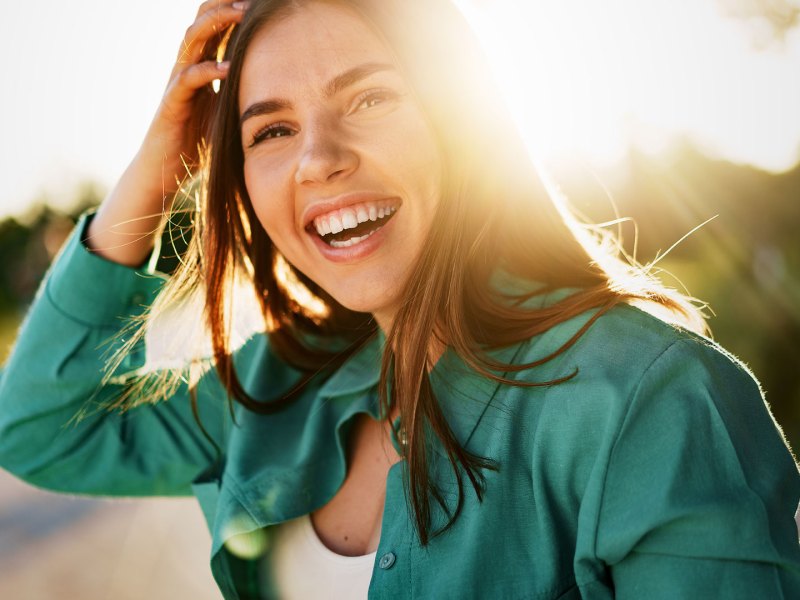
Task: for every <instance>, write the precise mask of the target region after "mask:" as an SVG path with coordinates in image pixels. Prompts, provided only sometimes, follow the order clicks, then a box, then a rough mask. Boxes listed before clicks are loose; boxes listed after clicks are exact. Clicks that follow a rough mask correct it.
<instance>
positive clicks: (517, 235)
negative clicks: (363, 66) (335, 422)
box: [166, 0, 702, 545]
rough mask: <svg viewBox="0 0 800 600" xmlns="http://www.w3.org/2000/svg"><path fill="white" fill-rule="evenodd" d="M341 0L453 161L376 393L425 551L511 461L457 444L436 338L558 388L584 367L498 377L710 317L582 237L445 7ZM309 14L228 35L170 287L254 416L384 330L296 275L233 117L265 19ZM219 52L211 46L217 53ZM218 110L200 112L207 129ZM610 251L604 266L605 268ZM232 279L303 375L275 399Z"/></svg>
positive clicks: (496, 367)
mask: <svg viewBox="0 0 800 600" xmlns="http://www.w3.org/2000/svg"><path fill="white" fill-rule="evenodd" d="M309 1H311V0H309ZM313 1H322V0H313ZM324 1H334V0H324ZM335 1H338V2H339V3H340V4H342V5H345V6H349V7H351V8H352V9H354V10H356V11H357V12H358V14H359V15H361V16H362V17H363V18H364V19H365V20H366V22H367V23H369V24H371V26H373V27H374V28H375V29H376V31H378V33H379V34H380V35H381V36H383V39H384V40H385V41H386V43H387V45H388V46H389V48H391V49H392V51H393V52H394V53H395V55H396V57H397V60H398V63H399V64H400V66H401V68H402V69H403V70H404V73H405V75H406V77H407V79H408V81H409V82H410V84H411V86H412V88H413V90H414V93H415V94H416V96H417V98H418V100H419V102H420V104H421V105H422V107H423V109H424V112H425V114H426V116H427V118H428V119H429V121H430V125H431V127H432V128H433V130H434V132H435V135H436V137H437V141H438V143H439V144H440V150H441V155H442V156H443V157H444V158H445V168H444V174H443V184H442V190H441V198H440V201H439V204H438V207H437V212H436V215H435V216H434V218H433V226H432V227H431V230H430V233H429V235H428V239H427V240H426V242H425V244H424V246H423V248H422V250H421V254H420V257H419V260H418V264H416V266H415V268H414V269H413V272H412V273H411V275H410V277H409V280H408V282H407V284H406V287H405V290H404V295H403V298H402V302H401V306H400V309H399V312H398V313H397V315H396V317H395V320H394V323H393V326H392V329H391V331H388V332H386V334H387V338H386V345H385V352H384V355H383V363H382V368H381V374H380V384H379V397H380V407H381V415H382V416H383V417H384V418H386V419H387V420H388V415H389V414H391V412H392V411H393V410H399V414H400V416H401V422H402V423H403V424H404V428H405V435H406V439H407V443H406V445H405V447H404V458H405V459H406V460H405V477H406V490H407V495H408V501H409V502H410V504H411V507H412V508H413V513H414V517H415V521H416V529H417V532H418V535H419V538H420V541H421V543H422V544H423V545H424V544H427V542H428V540H429V539H430V537H431V536H435V535H438V534H439V533H441V532H442V531H444V530H446V529H447V528H449V527H450V526H451V525H452V523H453V522H454V521H455V519H456V518H457V516H458V513H459V510H460V508H461V506H462V502H463V494H464V491H463V485H464V481H463V480H464V478H466V479H468V480H469V483H470V484H471V485H472V487H473V488H474V490H475V493H476V494H477V496H478V498H479V499H480V498H482V494H483V492H484V489H485V479H484V476H483V470H484V469H497V468H499V467H500V465H497V464H495V463H494V462H492V461H490V460H488V459H486V458H484V457H481V456H478V455H475V454H473V453H471V452H469V451H468V450H466V449H465V448H463V447H462V446H461V445H460V444H459V442H458V441H457V440H456V438H455V437H454V435H453V432H452V431H451V429H450V427H449V425H448V423H447V421H446V419H445V418H444V416H443V414H442V411H441V409H440V407H439V405H438V403H437V400H436V398H435V397H434V394H433V392H432V388H431V384H430V381H429V379H428V370H429V369H430V367H431V365H430V359H429V354H428V352H429V348H431V346H432V344H435V343H438V344H445V345H447V346H449V347H451V348H452V349H453V351H455V352H456V353H457V354H458V355H459V356H460V357H461V358H462V359H463V360H464V362H465V363H466V364H467V365H469V366H470V367H471V368H472V369H474V370H475V371H477V372H478V373H480V374H482V375H483V376H485V377H487V378H491V379H493V380H496V381H500V382H503V383H506V384H509V385H518V386H547V385H556V384H558V383H559V382H560V381H563V380H565V379H569V378H570V377H572V376H574V375H575V373H564V375H563V377H562V378H559V379H556V380H550V381H541V382H520V381H515V380H511V379H507V378H505V377H504V376H502V375H500V373H503V372H507V371H520V370H525V369H535V367H536V366H537V365H540V364H542V363H544V362H546V361H548V360H550V359H552V358H553V357H554V356H556V355H557V354H559V353H560V352H562V351H564V350H565V349H566V348H567V347H569V346H570V345H571V344H573V343H574V342H575V340H576V339H578V337H580V335H582V333H583V332H584V331H585V330H586V328H588V327H589V326H590V325H591V324H592V323H593V322H594V320H595V319H597V318H598V317H599V316H600V315H602V314H603V313H604V312H605V311H607V310H609V309H610V308H612V307H613V306H615V305H617V304H619V303H622V302H634V301H643V302H649V303H652V304H653V305H657V306H660V307H662V308H666V309H667V310H669V311H671V312H672V313H674V314H675V315H676V317H677V318H678V319H683V320H684V322H686V323H693V324H695V325H697V324H698V323H702V318H701V317H700V313H699V311H698V310H697V309H696V308H695V307H694V306H693V305H692V304H691V302H689V300H688V299H686V298H684V297H683V296H681V295H680V294H678V293H676V292H674V291H672V290H668V289H666V288H664V287H663V286H661V285H660V284H659V282H658V281H657V280H656V279H654V278H652V277H651V276H650V275H649V273H647V272H646V270H645V269H643V268H641V267H639V266H637V265H636V264H635V263H632V262H630V261H627V262H626V261H623V260H621V259H620V258H619V257H618V256H617V251H618V248H617V247H616V246H614V245H613V244H612V245H611V251H610V252H609V251H608V249H607V248H606V249H604V248H602V242H603V239H599V238H598V237H597V236H594V237H591V238H590V239H588V238H586V236H585V235H584V236H581V235H577V236H576V230H577V229H579V228H581V227H582V225H580V224H579V223H578V222H577V221H575V220H574V219H573V218H572V217H571V216H570V215H569V214H568V213H567V212H566V211H565V210H564V208H563V207H559V206H557V205H556V203H555V202H554V199H553V197H552V195H551V194H550V193H548V190H547V189H546V188H545V186H544V185H543V183H542V180H541V178H540V177H539V175H538V173H537V171H536V169H535V168H534V166H533V164H532V163H531V161H530V159H529V157H528V154H527V153H526V151H525V148H524V146H523V144H522V142H521V140H520V138H519V136H518V134H517V132H516V130H515V128H514V126H513V123H512V122H511V120H510V118H509V116H508V114H507V111H505V110H504V108H503V103H502V101H501V99H500V96H499V93H498V92H497V89H496V86H494V85H493V83H492V81H493V79H492V76H491V74H490V72H489V70H488V69H487V68H486V66H485V64H484V61H483V58H482V55H481V51H480V48H479V46H478V44H477V42H476V40H475V39H474V37H473V35H472V34H471V32H470V31H469V27H468V26H467V24H466V22H465V21H464V19H463V17H462V16H461V15H460V13H459V12H458V10H457V9H456V8H455V7H454V6H453V5H452V4H451V2H450V1H449V0H424V1H422V0H419V1H409V0H335ZM303 4H304V2H303V1H300V0H254V2H252V4H251V6H250V8H249V9H248V13H247V15H246V16H245V18H244V20H243V22H242V23H241V24H240V25H239V26H237V27H235V28H233V29H232V30H231V31H229V32H227V34H228V35H227V36H226V37H225V38H224V39H223V38H222V37H221V38H220V40H219V41H220V43H221V44H222V45H223V46H224V53H225V58H226V59H227V60H230V61H231V66H230V70H229V74H228V77H227V79H226V80H225V81H224V82H223V83H222V84H221V89H220V91H219V93H218V94H217V95H216V97H215V98H214V99H213V102H210V103H209V106H210V110H211V112H212V115H211V119H210V122H211V126H210V130H209V131H208V132H207V134H206V136H205V139H206V147H205V148H204V149H203V150H204V156H205V157H206V158H205V166H204V169H203V176H204V184H203V187H202V190H201V193H200V195H199V197H198V210H197V215H198V218H197V223H196V226H195V235H194V238H193V240H192V242H191V243H190V248H189V253H188V258H186V259H185V260H184V266H183V268H182V269H181V270H180V272H179V273H178V274H177V275H176V277H175V278H174V281H173V283H172V284H171V285H172V286H173V289H179V288H180V289H186V288H188V287H192V286H195V287H196V286H197V285H201V286H202V289H203V290H204V293H205V299H204V307H205V308H204V312H205V321H206V325H207V327H208V329H209V331H210V336H211V342H212V348H213V359H214V364H215V367H216V369H217V372H218V374H219V377H220V379H221V381H222V382H223V384H224V385H225V387H226V388H227V389H228V391H229V393H230V396H231V397H232V398H234V399H235V400H236V401H238V402H240V403H241V404H242V405H244V406H245V407H247V408H248V409H250V410H252V411H255V412H258V413H271V412H276V411H279V410H281V409H282V408H284V407H285V406H287V405H288V404H289V403H290V402H292V401H293V400H294V398H295V397H296V396H297V392H299V391H300V390H301V389H302V385H303V384H304V383H305V382H307V381H308V380H309V379H311V378H312V377H327V376H328V375H330V374H331V373H333V372H334V371H335V370H336V369H337V368H338V367H339V366H340V365H341V364H342V363H343V362H344V361H345V360H346V359H347V358H348V357H349V356H350V355H352V354H353V353H354V352H356V351H357V350H358V349H359V348H360V347H361V346H362V345H363V343H364V342H365V341H366V340H368V339H369V338H371V337H372V336H374V335H375V334H376V333H377V324H376V322H375V320H374V319H373V318H372V316H371V315H370V314H365V313H356V312H353V311H350V310H348V309H346V308H345V307H343V306H341V305H340V304H338V303H337V302H336V301H335V300H334V299H333V298H331V297H330V296H329V295H328V294H327V293H326V292H325V290H323V289H321V288H320V287H319V286H318V285H316V284H315V283H314V282H313V281H311V280H310V279H309V278H308V277H306V276H305V275H304V274H303V273H301V272H299V271H297V270H296V269H294V268H293V267H292V266H291V265H288V266H287V265H286V263H285V261H284V260H283V259H282V257H281V256H280V254H279V252H278V250H277V248H276V247H275V246H274V245H273V244H272V242H271V240H270V239H269V237H268V236H267V234H266V232H265V231H264V229H263V228H262V227H261V226H260V224H259V221H258V219H257V218H256V215H255V213H254V211H253V208H252V206H251V202H250V198H249V196H248V192H247V188H246V186H245V183H244V174H243V164H244V159H243V154H242V144H241V139H240V130H239V115H238V95H239V83H240V77H241V68H242V64H243V59H244V56H245V53H246V50H247V48H248V46H249V44H250V42H251V40H252V39H253V37H254V36H255V34H256V33H257V32H258V31H259V30H260V29H261V28H262V27H263V26H264V25H265V24H266V23H267V22H270V21H272V20H274V19H276V18H280V17H281V15H282V14H285V13H286V12H287V11H291V10H297V9H299V8H300V7H301V6H302V5H303ZM216 51H217V49H216V48H209V49H208V54H209V56H211V55H213V54H214V53H215V52H216ZM520 76H524V74H521V75H520ZM543 93H545V91H544V90H543ZM207 116H208V115H198V119H201V120H202V119H205V118H206V117H207ZM582 231H584V233H585V231H586V230H585V229H584V230H582ZM579 238H580V239H579ZM605 239H606V241H607V238H605ZM601 254H602V255H603V256H604V257H605V259H604V260H598V256H599V255H601ZM609 264H612V265H614V266H615V268H617V270H619V271H620V272H623V273H624V274H625V275H626V276H633V277H634V278H635V280H636V281H637V282H638V283H637V285H636V286H631V285H628V284H627V283H626V281H625V279H624V277H623V278H620V277H618V276H617V275H618V274H617V273H613V272H611V271H612V269H610V268H609V267H608V265H609ZM276 265H283V267H282V268H284V269H288V272H289V276H290V277H291V278H293V279H294V280H295V281H296V284H298V285H296V286H295V289H297V288H298V287H299V288H300V289H304V290H306V291H307V292H310V296H309V297H310V298H312V299H314V301H315V302H317V304H318V305H321V306H322V307H323V310H316V311H314V310H311V309H310V308H309V303H308V302H303V301H302V299H298V294H297V293H296V291H295V292H293V291H292V289H290V288H289V287H288V286H287V285H286V284H285V283H284V282H283V281H282V280H281V278H280V277H278V276H277V275H276ZM499 270H502V271H504V272H506V273H508V274H510V275H511V276H512V277H514V278H517V279H519V280H524V281H528V282H531V283H535V284H536V285H535V290H536V291H535V292H530V293H528V294H523V295H517V296H509V295H504V294H503V293H502V290H497V289H494V288H493V286H492V283H491V278H492V277H493V275H494V274H496V273H497V272H498V271H499ZM237 277H238V278H240V279H241V278H243V279H244V280H245V281H246V282H248V284H249V285H252V288H253V289H254V291H255V296H256V298H257V299H258V302H259V305H260V310H261V313H262V314H263V317H264V320H265V323H266V326H267V331H268V333H267V335H268V336H269V342H270V344H271V346H272V347H274V348H275V350H276V352H277V353H278V354H279V355H280V356H281V357H282V358H283V359H284V360H285V361H287V362H288V363H289V364H291V365H293V366H294V367H296V368H299V369H301V370H302V371H304V372H305V373H306V374H307V376H306V379H305V380H304V381H301V383H300V384H299V385H298V386H297V387H296V388H295V389H294V390H292V391H290V392H289V393H288V394H286V395H284V396H282V397H280V398H253V397H251V396H250V395H249V394H248V392H247V391H246V390H245V389H244V387H243V386H242V384H241V383H240V381H239V379H238V377H237V374H236V369H235V368H234V365H233V361H232V354H233V351H234V350H233V348H232V347H231V344H230V338H231V327H232V321H233V317H232V315H231V311H232V302H231V294H230V289H231V286H232V282H233V281H235V280H236V279H237ZM559 288H573V289H574V293H572V294H570V295H569V296H567V297H566V298H564V299H562V300H560V301H559V302H557V303H555V304H552V305H548V306H539V307H537V308H530V306H529V305H525V303H524V302H523V301H524V300H526V299H527V298H529V297H530V296H531V295H535V294H543V293H547V292H550V291H552V290H554V289H559ZM166 297H167V298H169V297H170V296H169V294H167V296H166ZM320 301H321V304H320ZM591 309H594V313H593V316H592V317H591V319H590V320H589V322H588V323H587V324H586V325H585V326H584V328H583V329H581V330H580V331H579V332H578V333H577V334H576V335H575V336H574V337H573V338H572V339H570V340H568V341H567V342H566V343H565V344H564V345H563V346H562V347H561V348H560V349H559V350H558V351H557V352H556V353H554V354H553V355H550V356H542V357H540V358H539V360H536V361H535V362H532V363H529V364H523V365H508V364H502V363H498V362H496V361H495V360H493V359H492V358H491V357H490V356H489V354H488V352H489V351H491V350H493V349H496V348H501V347H505V346H509V345H512V344H516V343H519V342H522V341H524V340H527V339H529V338H531V337H533V336H536V335H538V334H541V333H542V332H545V331H547V330H548V329H550V328H551V327H553V326H554V325H556V324H558V323H561V322H563V321H566V320H568V319H570V318H572V317H574V316H576V315H578V314H581V313H584V312H586V311H588V310H591ZM701 327H702V325H701ZM312 340H313V341H312ZM431 434H432V436H433V437H431ZM436 439H438V441H439V442H440V443H441V445H442V447H443V448H444V452H445V454H446V456H447V457H448V459H449V462H450V464H451V466H452V468H453V470H454V473H455V475H456V478H457V482H458V488H459V497H458V503H457V505H456V508H455V510H454V511H453V512H452V513H450V512H449V511H448V508H447V506H446V505H445V503H444V501H443V497H442V495H441V494H440V492H439V490H438V489H437V488H436V486H435V485H434V483H433V481H432V479H431V478H430V477H429V473H428V466H429V465H428V457H427V452H428V451H429V450H430V442H431V440H436ZM432 500H433V501H435V502H437V503H438V504H440V505H441V507H442V508H443V509H444V510H445V511H446V512H448V516H449V520H448V523H447V524H446V525H445V526H444V527H443V528H441V529H439V530H438V531H435V532H431V531H429V528H430V524H431V501H432Z"/></svg>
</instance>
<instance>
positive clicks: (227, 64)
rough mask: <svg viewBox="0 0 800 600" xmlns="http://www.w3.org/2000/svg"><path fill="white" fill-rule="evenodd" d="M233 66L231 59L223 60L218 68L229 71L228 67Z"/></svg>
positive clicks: (218, 64)
mask: <svg viewBox="0 0 800 600" xmlns="http://www.w3.org/2000/svg"><path fill="white" fill-rule="evenodd" d="M230 66H231V61H229V60H223V61H222V62H218V63H217V69H219V70H220V71H227V70H228V68H229V67H230Z"/></svg>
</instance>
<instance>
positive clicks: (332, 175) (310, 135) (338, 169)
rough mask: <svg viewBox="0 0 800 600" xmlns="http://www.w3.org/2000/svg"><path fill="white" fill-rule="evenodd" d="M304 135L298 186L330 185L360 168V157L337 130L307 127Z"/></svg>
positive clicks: (326, 126)
mask: <svg viewBox="0 0 800 600" xmlns="http://www.w3.org/2000/svg"><path fill="white" fill-rule="evenodd" d="M303 135H304V136H305V139H304V140H303V145H302V153H301V155H300V160H299V161H298V164H297V170H296V171H295V182H296V183H297V184H299V185H302V184H314V183H328V182H331V181H333V180H335V179H339V178H341V177H343V176H346V175H347V174H348V173H351V172H353V171H354V170H355V169H356V168H357V167H358V154H357V153H356V151H355V149H354V148H352V147H351V144H349V143H348V142H347V140H346V139H345V137H344V136H343V135H342V133H341V132H337V131H336V130H335V128H334V127H331V126H330V125H325V124H318V125H315V126H313V127H310V128H307V129H306V130H305V132H304V133H303Z"/></svg>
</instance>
